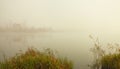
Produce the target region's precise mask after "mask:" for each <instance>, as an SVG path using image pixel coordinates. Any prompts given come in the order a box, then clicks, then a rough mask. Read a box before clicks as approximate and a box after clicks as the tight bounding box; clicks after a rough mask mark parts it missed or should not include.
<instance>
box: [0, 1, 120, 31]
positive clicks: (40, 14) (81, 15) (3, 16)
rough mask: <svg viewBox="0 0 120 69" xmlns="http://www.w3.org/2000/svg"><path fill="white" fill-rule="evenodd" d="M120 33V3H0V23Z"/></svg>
mask: <svg viewBox="0 0 120 69" xmlns="http://www.w3.org/2000/svg"><path fill="white" fill-rule="evenodd" d="M10 22H17V23H22V22H25V23H27V24H28V25H33V26H43V27H52V28H54V29H65V30H79V31H88V32H109V33H110V32H112V33H120V32H119V30H120V0H0V23H1V24H3V23H10Z"/></svg>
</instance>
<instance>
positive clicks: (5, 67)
mask: <svg viewBox="0 0 120 69" xmlns="http://www.w3.org/2000/svg"><path fill="white" fill-rule="evenodd" d="M72 68H73V64H72V61H70V60H68V59H61V58H58V56H56V54H54V52H53V51H52V50H51V49H46V50H45V51H44V52H40V51H38V50H36V49H33V48H28V50H27V51H26V52H25V53H21V54H19V55H16V56H14V57H12V58H10V59H7V60H6V61H4V62H0V69H72Z"/></svg>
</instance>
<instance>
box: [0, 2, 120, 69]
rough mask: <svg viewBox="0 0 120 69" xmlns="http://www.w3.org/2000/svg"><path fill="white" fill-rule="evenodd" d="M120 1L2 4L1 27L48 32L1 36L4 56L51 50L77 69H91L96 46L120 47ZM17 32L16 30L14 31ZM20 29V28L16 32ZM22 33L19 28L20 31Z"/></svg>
mask: <svg viewBox="0 0 120 69" xmlns="http://www.w3.org/2000/svg"><path fill="white" fill-rule="evenodd" d="M119 3H120V1H119V0H0V27H5V28H8V27H10V26H12V25H13V24H18V25H19V24H20V25H22V27H23V26H24V27H25V28H32V29H35V28H42V29H51V30H53V31H48V32H47V31H46V32H39V33H38V32H37V33H36V32H27V33H23V32H13V31H12V32H0V59H2V58H3V57H2V54H3V53H5V54H6V55H7V56H13V55H14V54H15V53H16V52H18V51H19V50H23V51H25V50H26V49H27V48H28V47H31V46H33V47H35V48H38V49H41V48H51V49H55V50H57V51H59V53H60V54H61V55H63V56H67V57H69V58H70V59H72V60H74V62H75V69H87V68H88V67H87V64H89V63H90V62H91V61H92V60H91V59H92V55H91V53H90V51H89V49H90V48H91V47H93V43H92V41H91V40H90V38H89V35H93V36H94V37H98V38H99V40H100V42H101V43H102V44H103V45H104V44H107V43H114V42H115V43H120V31H119V30H120V13H119V12H120V4H119ZM13 28H14V27H13ZM14 29H16V28H14ZM17 29H19V28H17Z"/></svg>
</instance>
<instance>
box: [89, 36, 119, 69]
mask: <svg viewBox="0 0 120 69" xmlns="http://www.w3.org/2000/svg"><path fill="white" fill-rule="evenodd" d="M90 37H91V39H93V42H94V47H93V48H92V49H91V51H92V52H93V54H94V62H93V63H92V64H91V66H90V67H91V69H120V46H119V44H116V43H115V44H108V45H107V46H106V47H107V50H106V49H104V48H103V47H102V45H101V44H100V42H99V40H98V39H94V38H93V37H92V36H90Z"/></svg>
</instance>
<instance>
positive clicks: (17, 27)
mask: <svg viewBox="0 0 120 69" xmlns="http://www.w3.org/2000/svg"><path fill="white" fill-rule="evenodd" d="M48 31H51V29H50V28H35V27H27V26H24V25H21V24H12V25H10V26H4V27H2V26H1V27H0V32H48Z"/></svg>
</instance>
